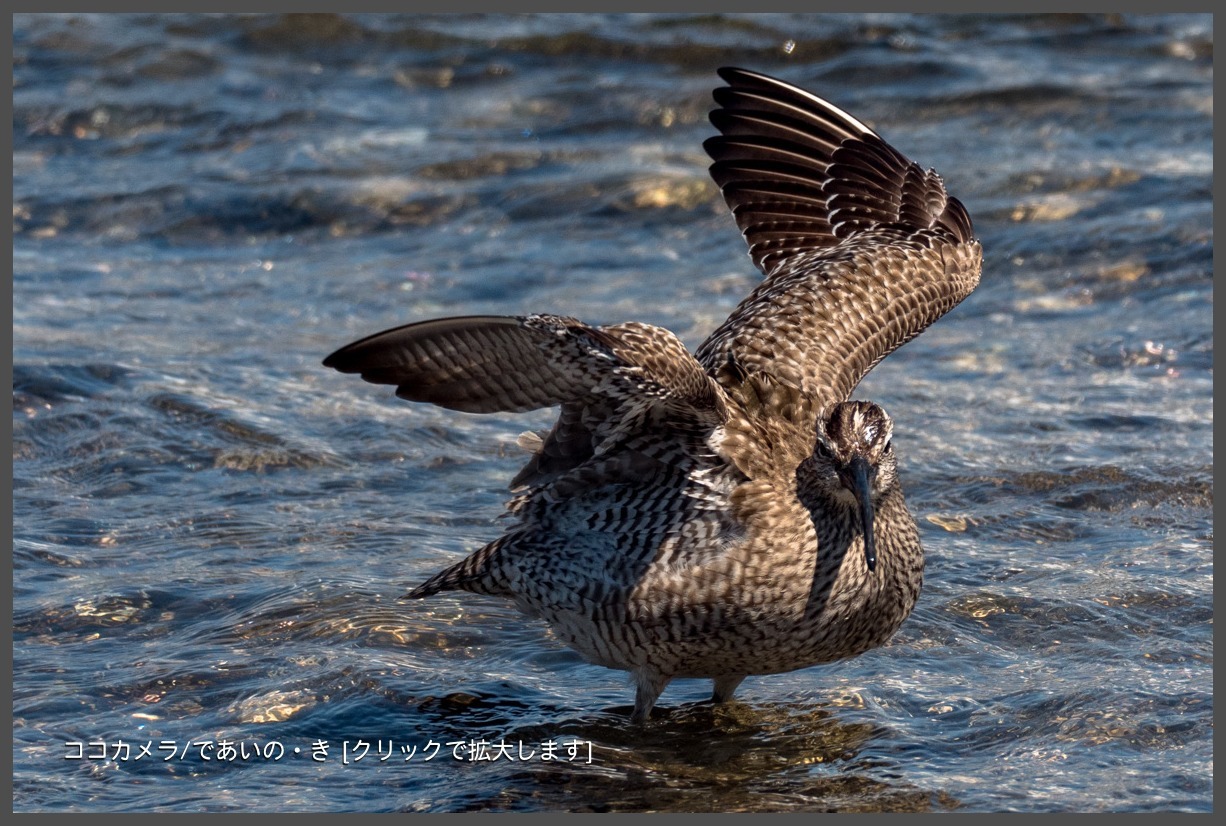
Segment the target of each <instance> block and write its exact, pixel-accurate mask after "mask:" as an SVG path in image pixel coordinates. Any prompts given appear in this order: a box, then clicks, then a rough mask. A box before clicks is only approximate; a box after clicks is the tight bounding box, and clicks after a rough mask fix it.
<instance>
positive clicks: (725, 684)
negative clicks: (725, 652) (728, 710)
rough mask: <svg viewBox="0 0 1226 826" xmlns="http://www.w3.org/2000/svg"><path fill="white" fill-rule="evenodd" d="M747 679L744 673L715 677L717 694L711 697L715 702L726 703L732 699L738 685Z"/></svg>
mask: <svg viewBox="0 0 1226 826" xmlns="http://www.w3.org/2000/svg"><path fill="white" fill-rule="evenodd" d="M744 679H745V675H744V674H726V675H725V676H723V677H716V678H715V694H714V696H712V697H711V701H712V702H715V703H726V702H728V701H729V700H731V699H732V694H733V692H735V691H736V687H737V686H738V685H740V684H741V682H742V681H743V680H744Z"/></svg>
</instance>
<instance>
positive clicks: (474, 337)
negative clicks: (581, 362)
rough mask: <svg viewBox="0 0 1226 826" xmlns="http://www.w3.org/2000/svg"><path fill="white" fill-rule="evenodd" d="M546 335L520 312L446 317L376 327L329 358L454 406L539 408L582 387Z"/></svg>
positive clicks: (328, 363)
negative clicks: (549, 354)
mask: <svg viewBox="0 0 1226 826" xmlns="http://www.w3.org/2000/svg"><path fill="white" fill-rule="evenodd" d="M566 321H569V320H568V319H559V322H560V323H565V322H566ZM575 323H576V324H577V323H578V322H575ZM548 341H549V334H548V332H546V331H543V330H540V329H537V328H533V327H528V326H526V325H525V324H524V320H523V319H520V318H513V317H504V316H461V317H457V318H441V319H436V320H434V321H423V322H420V323H417V324H408V325H405V326H404V327H397V328H395V329H392V330H385V331H383V332H381V333H375V334H374V335H372V336H368V337H366V338H364V339H362V340H361V341H356V342H354V343H353V344H350V345H348V346H346V347H342V348H341V349H339V350H337V351H336V352H335V353H333V354H332V355H330V356H328V357H327V358H326V359H324V366H325V367H332V368H334V369H336V370H339V371H340V372H342V373H359V374H361V376H362V378H363V379H365V380H366V381H369V382H372V383H374V384H394V385H396V395H397V396H399V397H400V398H402V399H408V400H409V401H415V402H430V403H432V404H437V405H439V406H440V407H446V408H449V409H451V410H463V411H466V412H468V413H493V412H495V411H508V412H511V411H524V410H536V409H537V408H541V407H549V406H551V405H554V404H560V403H562V402H563V401H568V400H570V399H571V398H574V397H575V396H576V395H577V394H578V393H579V392H580V391H579V389H578V388H576V387H575V386H574V379H573V377H572V376H570V375H568V374H567V373H566V372H564V371H563V370H561V369H559V366H558V365H557V364H555V363H554V362H552V361H551V360H549V359H548V358H546V357H545V355H544V353H543V352H542V345H544V344H546V343H548Z"/></svg>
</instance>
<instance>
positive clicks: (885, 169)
mask: <svg viewBox="0 0 1226 826" xmlns="http://www.w3.org/2000/svg"><path fill="white" fill-rule="evenodd" d="M719 74H720V77H722V78H723V80H724V81H725V82H726V83H727V85H726V86H723V87H721V88H718V89H716V90H715V93H714V96H715V101H716V103H717V104H718V108H716V109H715V110H714V111H713V112H712V113H711V121H712V123H713V124H714V125H715V127H716V128H717V129H718V130H719V132H720V134H719V135H717V136H715V137H712V138H711V139H709V140H708V141H707V142H706V143H705V144H704V147H705V149H706V150H707V153H708V154H709V155H710V156H711V158H712V159H713V161H714V163H713V164H712V165H711V168H710V172H711V176H712V177H713V178H714V180H715V183H716V184H717V185H718V186H719V188H720V191H721V192H722V194H723V196H724V199H725V201H726V202H727V204H728V206H729V207H730V208H731V210H732V214H733V216H734V217H735V219H736V222H737V225H738V226H739V227H740V229H741V232H742V233H743V235H744V237H745V241H746V243H747V244H748V245H749V254H750V256H751V258H752V259H753V262H754V264H755V265H756V266H757V267H758V269H760V270H761V271H762V273H763V274H764V275H765V279H764V280H763V281H762V282H761V284H760V285H759V286H758V287H757V288H756V289H754V290H753V291H752V293H750V295H749V296H747V297H746V298H745V299H744V300H743V301H742V302H741V303H740V304H739V305H738V306H737V307H736V309H735V310H734V311H733V312H732V314H731V315H730V316H729V317H728V319H727V321H725V322H724V323H723V324H722V325H720V326H719V328H718V329H716V330H715V331H714V332H713V333H712V334H711V335H710V337H708V338H707V340H706V341H704V342H703V343H702V345H701V346H700V347H699V348H698V350H697V351H696V352H695V353H690V352H689V351H688V350H687V349H686V347H685V345H684V344H682V343H681V341H680V340H679V339H678V338H677V337H676V336H675V335H673V334H672V333H671V332H669V331H668V330H665V329H662V328H660V327H654V326H651V325H648V324H640V323H636V322H625V323H621V324H612V325H606V326H596V325H591V324H585V323H583V322H580V321H578V320H576V319H573V318H568V317H563V316H556V315H544V314H541V315H529V316H524V317H501V316H470V317H459V318H446V319H440V320H434V321H425V322H420V323H417V324H410V325H408V326H404V327H399V328H396V329H393V330H388V331H385V332H382V333H378V334H376V335H373V336H370V337H369V338H365V339H362V340H361V341H358V342H355V343H353V344H350V345H348V346H346V347H343V348H341V349H340V350H338V351H336V352H335V353H333V354H332V355H330V356H328V358H327V359H326V360H325V361H324V364H325V365H327V366H329V367H333V368H335V369H337V370H340V371H341V372H345V373H358V374H360V375H361V377H362V378H363V379H365V380H367V381H370V382H376V383H381V384H391V385H396V394H397V395H398V396H400V397H401V398H404V399H408V400H410V401H418V402H431V403H433V404H436V405H440V406H442V407H445V408H449V409H452V410H460V411H465V412H469V413H493V412H514V411H527V410H534V409H538V408H544V407H552V406H558V407H559V408H560V410H559V415H558V420H557V422H556V423H555V424H554V425H553V427H552V429H551V430H549V431H548V432H545V433H541V434H525V435H524V436H523V437H521V439H520V443H521V445H522V446H523V447H525V448H526V449H527V450H529V451H530V452H531V456H530V458H529V459H528V461H527V464H526V465H525V466H524V468H523V469H522V470H521V471H520V472H519V474H518V475H517V476H516V477H515V478H514V480H513V481H512V483H511V484H512V490H513V491H514V492H515V494H516V495H515V498H514V499H512V501H511V502H510V504H509V505H508V511H509V512H510V514H511V516H512V524H511V525H510V527H509V528H507V530H506V531H505V533H503V535H502V536H500V537H499V538H497V539H495V540H494V541H493V542H491V543H490V544H488V545H486V546H485V547H483V548H481V549H480V550H478V551H476V552H475V553H473V554H472V555H470V556H468V557H467V558H465V559H463V560H461V561H459V562H457V563H455V564H454V565H452V566H451V567H449V568H447V569H446V570H443V571H442V572H440V573H438V574H436V575H435V576H433V577H431V578H430V579H429V580H427V581H426V582H425V583H423V584H421V585H419V586H417V587H416V588H414V589H413V590H412V591H411V592H409V594H408V597H409V598H414V599H415V598H422V597H429V596H432V595H434V594H437V593H440V592H442V591H469V592H473V593H477V594H489V595H494V596H500V597H507V598H510V599H512V600H514V602H515V604H516V605H517V606H518V608H519V609H521V610H522V611H524V612H525V613H527V614H530V615H533V616H539V617H541V618H543V619H544V620H545V622H547V623H548V624H549V626H550V627H551V628H552V629H553V631H554V633H555V634H556V635H557V637H558V638H559V639H560V640H561V641H562V642H564V643H565V644H567V645H569V646H571V647H572V648H574V649H575V650H576V651H578V652H579V654H580V655H581V656H583V657H584V658H585V659H586V660H588V661H589V662H592V663H597V664H599V665H603V666H607V667H609V668H616V669H624V670H626V671H629V672H630V673H631V674H632V675H633V678H634V681H635V684H636V687H637V692H636V695H635V703H634V711H633V714H632V719H633V720H634V721H635V722H642V721H645V720H646V719H647V718H648V717H649V715H650V713H651V710H652V708H653V706H654V705H655V703H656V700H657V698H658V697H659V696H660V693H661V692H662V691H663V690H664V688H665V687H666V686H667V685H668V683H669V682H670V681H671V680H672V679H673V678H675V677H702V678H708V679H711V680H713V681H714V687H715V692H714V699H715V700H716V701H720V702H722V701H726V700H728V699H730V698H731V696H732V694H733V692H734V691H735V690H736V688H737V686H738V685H739V684H740V683H741V681H742V680H743V679H744V678H745V677H746V676H748V675H757V674H772V673H781V672H786V671H792V670H794V669H798V668H805V667H808V666H811V665H815V664H818V663H825V662H830V661H833V660H838V659H842V658H845V657H852V656H855V655H857V654H861V653H863V652H865V651H868V650H869V649H872V648H874V647H877V646H880V645H882V644H883V643H885V642H886V641H888V640H889V639H890V637H891V636H892V635H893V634H894V633H895V631H897V630H898V628H899V626H901V625H902V623H903V621H904V620H905V619H906V618H907V616H908V615H909V614H910V613H911V609H912V607H913V606H914V605H915V602H916V599H917V597H918V596H919V592H920V585H921V582H922V579H923V569H924V554H923V549H922V548H921V546H920V540H919V532H918V529H917V527H916V524H915V520H914V518H913V517H912V516H911V513H910V512H909V511H908V509H907V505H906V503H905V501H904V500H903V493H902V490H901V488H900V487H899V481H898V473H897V460H896V457H895V453H894V448H893V444H892V441H891V436H892V433H893V421H892V420H891V418H890V417H889V415H887V414H886V412H885V411H884V410H882V409H881V407H879V406H878V405H876V404H873V403H872V402H867V401H852V400H850V396H851V393H852V391H853V390H854V389H855V387H856V385H857V384H858V383H859V382H860V380H861V379H862V378H863V377H864V375H865V374H866V373H867V372H868V371H869V370H871V369H872V368H873V366H874V365H876V364H877V363H878V362H879V361H881V359H883V358H885V357H886V356H887V355H889V354H890V353H891V352H893V351H894V350H895V349H897V348H898V347H899V346H901V345H902V344H904V343H906V342H907V341H909V340H911V339H912V338H914V337H915V336H916V335H918V334H919V333H920V332H921V331H923V330H924V329H925V328H926V327H927V326H928V325H929V324H931V323H932V322H934V321H935V320H937V319H938V318H939V317H940V316H942V315H943V314H944V313H946V312H948V311H949V310H950V309H951V308H953V307H954V306H955V305H956V304H958V302H960V301H961V300H962V299H964V298H966V296H967V295H969V294H970V292H971V291H972V290H973V289H974V288H975V286H976V284H977V283H978V281H979V273H980V268H981V262H982V254H981V250H980V245H979V242H978V241H977V240H976V238H975V237H974V232H973V229H972V227H971V220H970V217H969V215H968V214H967V212H966V209H965V208H964V207H963V206H962V204H961V203H960V202H959V201H958V200H957V199H955V198H953V197H951V196H949V195H948V194H947V193H946V191H945V186H944V184H943V182H942V180H941V178H940V176H938V175H937V174H936V173H935V172H934V171H932V170H927V171H925V170H924V169H922V168H921V167H919V166H917V165H916V164H914V163H912V162H911V161H909V160H908V159H907V158H906V157H904V156H903V155H902V154H900V153H899V152H898V151H897V150H895V149H894V148H893V147H891V146H890V145H889V144H887V143H885V141H883V140H882V139H881V138H880V137H879V136H878V135H877V134H876V133H875V132H873V130H871V129H869V128H868V127H867V126H865V125H864V124H863V123H861V122H860V121H858V120H857V119H855V118H854V117H852V116H851V115H849V114H847V113H846V112H843V111H842V110H840V109H839V108H837V107H835V106H834V105H832V104H830V103H828V102H826V101H825V100H823V99H821V98H819V97H817V96H815V95H812V94H810V93H809V92H806V91H804V90H802V89H800V88H798V87H796V86H793V85H791V84H789V83H785V82H784V81H781V80H777V79H775V78H771V77H768V76H766V75H762V74H758V73H755V72H750V71H746V70H742V69H732V68H725V69H721V70H719Z"/></svg>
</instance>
